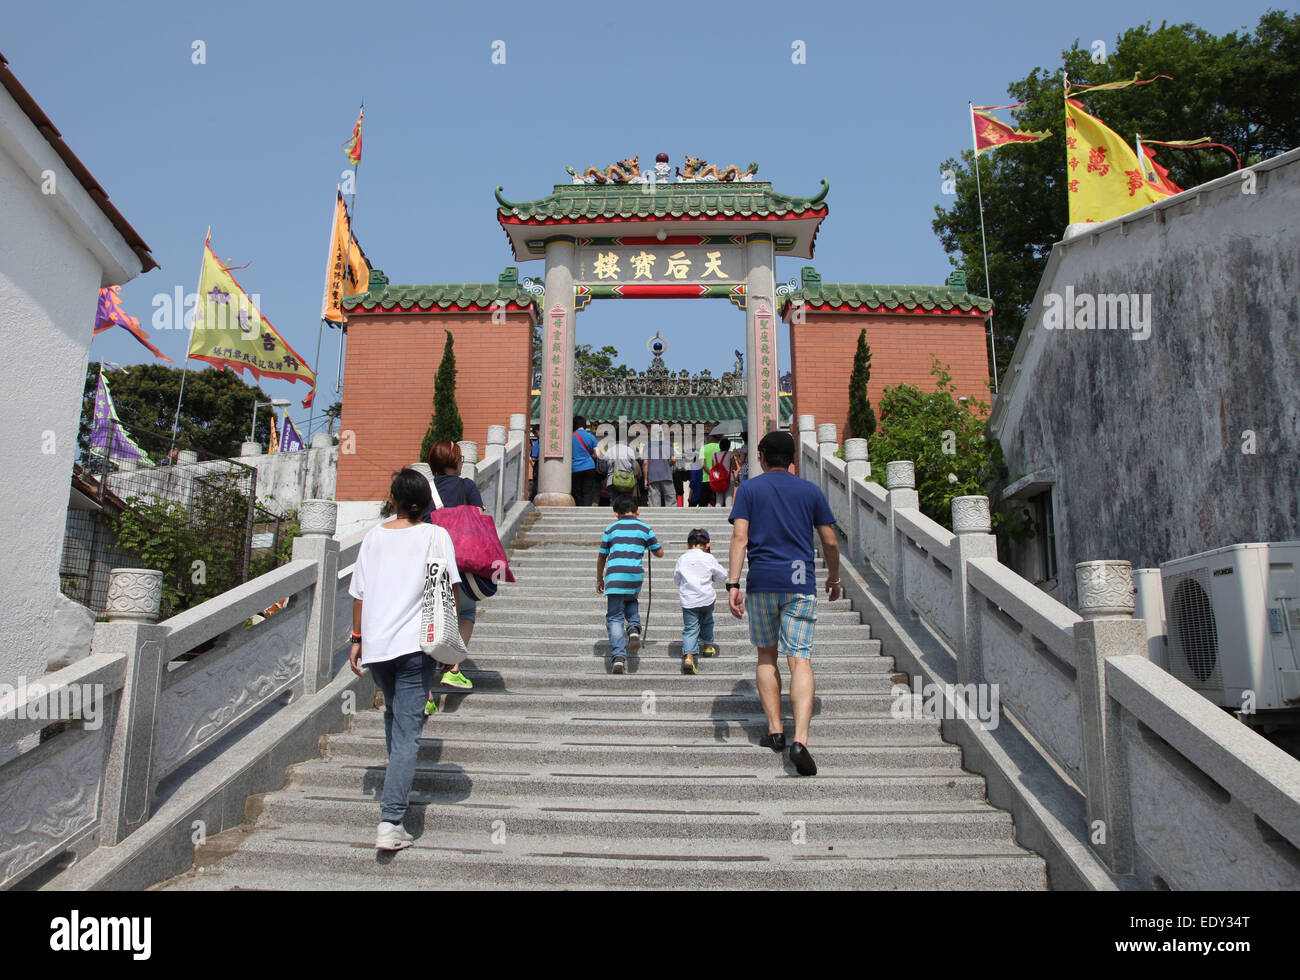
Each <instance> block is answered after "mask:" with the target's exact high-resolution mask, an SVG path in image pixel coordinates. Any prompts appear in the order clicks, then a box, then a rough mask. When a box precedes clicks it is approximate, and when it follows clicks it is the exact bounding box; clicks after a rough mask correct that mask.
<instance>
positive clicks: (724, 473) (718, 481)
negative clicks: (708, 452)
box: [709, 436, 731, 507]
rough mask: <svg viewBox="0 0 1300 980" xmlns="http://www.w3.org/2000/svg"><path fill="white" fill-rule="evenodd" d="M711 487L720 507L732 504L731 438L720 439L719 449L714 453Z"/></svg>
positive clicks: (710, 475) (710, 479)
mask: <svg viewBox="0 0 1300 980" xmlns="http://www.w3.org/2000/svg"><path fill="white" fill-rule="evenodd" d="M709 489H710V490H712V491H713V497H714V500H715V501H716V502H717V504H718V506H720V507H727V506H729V505H730V504H731V440H730V439H728V438H727V437H726V436H723V437H722V438H721V439H719V440H718V451H717V452H716V453H714V454H713V466H712V468H711V469H710V470H709Z"/></svg>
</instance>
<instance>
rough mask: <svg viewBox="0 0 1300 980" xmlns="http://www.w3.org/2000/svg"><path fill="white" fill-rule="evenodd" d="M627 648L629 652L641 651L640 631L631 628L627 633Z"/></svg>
mask: <svg viewBox="0 0 1300 980" xmlns="http://www.w3.org/2000/svg"><path fill="white" fill-rule="evenodd" d="M627 648H628V649H629V650H640V649H641V631H640V630H639V629H636V628H635V627H633V628H632V629H630V630H628V631H627Z"/></svg>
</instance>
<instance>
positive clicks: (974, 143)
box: [966, 101, 998, 395]
mask: <svg viewBox="0 0 1300 980" xmlns="http://www.w3.org/2000/svg"><path fill="white" fill-rule="evenodd" d="M966 105H967V106H969V107H970V139H971V149H973V150H974V151H975V197H976V199H977V200H978V201H979V209H980V249H981V251H983V253H984V288H985V290H987V291H988V294H989V300H990V301H992V299H993V287H992V285H991V284H990V283H989V247H988V244H987V243H986V241H985V238H984V192H983V191H982V190H981V189H980V144H979V137H978V136H976V134H975V103H974V102H969V101H968V102H967V103H966ZM989 350H990V351H991V352H992V354H993V394H995V395H996V394H997V393H998V348H997V341H995V340H994V339H993V314H992V313H990V314H989Z"/></svg>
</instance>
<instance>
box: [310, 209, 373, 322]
mask: <svg viewBox="0 0 1300 980" xmlns="http://www.w3.org/2000/svg"><path fill="white" fill-rule="evenodd" d="M336 193H337V197H336V199H335V203H334V223H333V225H332V226H331V228H330V252H329V262H328V264H327V265H326V266H325V293H324V295H323V296H322V297H321V308H320V315H321V319H322V320H328V321H329V322H330V323H342V322H343V305H342V301H343V297H344V296H350V295H352V294H353V293H364V292H365V291H366V290H367V289H369V288H370V266H368V265H367V264H366V259H365V256H364V255H362V254H361V246H359V245H358V244H357V241H356V239H355V238H353V237H352V222H351V219H350V218H349V217H348V211H347V208H346V207H345V206H344V204H343V192H342V191H341V190H339V191H337V192H336Z"/></svg>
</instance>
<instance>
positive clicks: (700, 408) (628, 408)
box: [530, 395, 794, 425]
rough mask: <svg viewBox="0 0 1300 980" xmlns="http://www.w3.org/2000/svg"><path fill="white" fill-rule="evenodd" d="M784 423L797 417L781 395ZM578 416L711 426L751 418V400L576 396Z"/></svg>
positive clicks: (535, 407) (537, 407)
mask: <svg viewBox="0 0 1300 980" xmlns="http://www.w3.org/2000/svg"><path fill="white" fill-rule="evenodd" d="M780 397H781V421H782V422H788V421H789V420H790V417H791V415H792V414H793V413H794V396H793V395H781V396H780ZM541 405H542V399H541V396H540V395H534V396H533V402H532V407H531V409H530V412H531V417H532V419H533V421H534V422H536V421H539V420H540V419H541V417H542V415H541ZM573 411H574V414H575V415H585V416H586V417H587V418H589V419H593V420H597V421H601V422H605V421H609V420H611V419H618V418H626V419H627V420H628V421H629V422H682V423H689V424H691V425H694V424H695V423H697V422H703V423H705V424H712V423H716V422H725V421H726V420H727V419H743V418H747V417H748V411H749V399H748V398H747V397H745V396H744V395H732V396H728V397H725V398H657V397H654V396H643V395H628V396H623V395H574V396H573Z"/></svg>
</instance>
